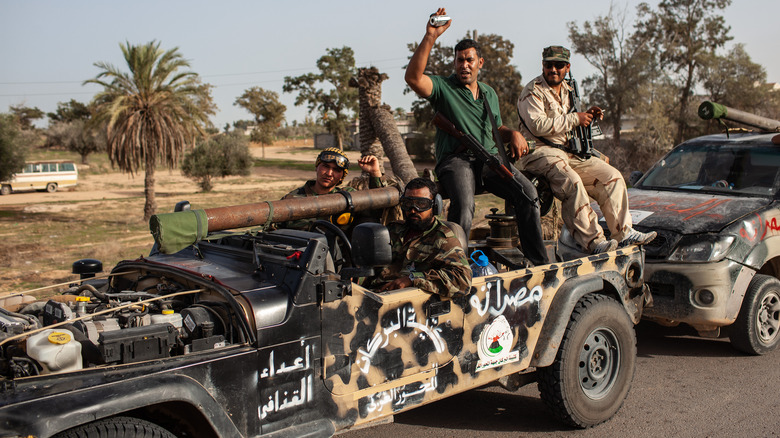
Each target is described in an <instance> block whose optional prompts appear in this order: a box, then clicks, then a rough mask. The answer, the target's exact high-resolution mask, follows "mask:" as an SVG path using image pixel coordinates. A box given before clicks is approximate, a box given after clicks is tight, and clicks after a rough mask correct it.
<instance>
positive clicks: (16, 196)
mask: <svg viewBox="0 0 780 438" xmlns="http://www.w3.org/2000/svg"><path fill="white" fill-rule="evenodd" d="M251 152H252V155H253V156H255V157H257V158H261V157H263V155H265V159H284V160H294V161H301V162H312V170H311V171H303V170H294V169H277V168H271V167H257V168H254V169H253V172H252V175H250V176H249V177H227V178H222V179H216V180H214V183H215V186H217V187H219V189H220V190H251V189H266V190H267V189H276V188H290V189H291V190H292V188H294V187H297V186H299V185H300V184H302V183H303V182H304V181H306V180H307V179H311V178H313V177H314V166H313V162H314V159H315V158H316V156H317V151H315V150H314V149H313V148H312V147H311V146H308V147H307V146H305V145H302V146H266V147H265V150H264V151H263V148H261V147H259V146H258V147H252V148H251ZM347 156H348V157H349V159H350V161H351V162H353V163H354V162H357V159H358V158H359V157H360V152H359V151H347ZM352 167H356V166H352ZM386 167H389V165H386ZM357 174H359V172H358V171H356V169H352V173H351V174H350V175H349V176H350V177H354V176H355V175H357ZM155 180H156V184H155V192H156V194H157V195H160V196H168V195H169V196H174V197H175V196H176V195H182V196H184V195H187V194H191V193H195V192H198V191H200V188H199V187H198V186H197V184H196V183H195V182H194V181H193V180H191V179H189V178H186V177H184V176H183V175H182V174H181V171H180V170H178V169H174V170H172V171H168V170H158V171H157V172H156V173H155ZM143 189H144V174H143V172H141V173H139V174H136V175H135V176H131V175H129V174H124V173H120V172H113V173H106V174H100V175H91V174H88V173H84V172H82V173H81V174H80V175H79V185H78V186H77V187H74V188H69V189H62V190H59V191H57V192H54V193H46V192H18V193H12V194H10V195H7V196H0V208H3V207H5V206H23V208H24V210H25V211H28V212H31V213H33V212H56V211H64V210H68V209H75V208H77V207H76V206H75V205H74V204H73V203H74V202H78V203H81V201H84V202H88V201H105V200H109V199H119V198H130V197H138V196H143ZM81 205H82V206H83V204H81Z"/></svg>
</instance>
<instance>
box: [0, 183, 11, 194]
mask: <svg viewBox="0 0 780 438" xmlns="http://www.w3.org/2000/svg"><path fill="white" fill-rule="evenodd" d="M10 194H11V186H9V185H8V184H3V185H2V186H0V195H3V196H5V195H10Z"/></svg>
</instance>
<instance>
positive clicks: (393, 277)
mask: <svg viewBox="0 0 780 438" xmlns="http://www.w3.org/2000/svg"><path fill="white" fill-rule="evenodd" d="M435 198H436V184H435V183H434V182H432V181H431V180H429V179H425V178H415V179H413V180H411V181H409V183H407V184H406V188H405V189H404V193H403V196H402V197H401V199H400V205H401V209H402V210H403V215H404V221H403V222H393V223H391V224H389V225H388V227H387V228H388V230H389V231H390V241H391V242H392V245H393V247H392V253H393V258H392V262H391V263H390V265H389V266H387V267H385V268H383V269H382V270H381V271H380V272H379V273H378V274H377V275H376V276H375V277H372V278H370V279H368V281H367V282H366V283H365V286H366V287H368V288H370V289H376V290H378V291H379V292H385V291H390V290H395V289H401V288H404V287H412V286H414V287H417V288H420V289H421V290H424V291H426V292H429V293H432V294H439V295H441V296H442V297H452V296H453V295H454V294H456V293H463V294H465V293H467V292H468V290H469V288H470V287H471V267H470V266H469V261H468V259H467V258H466V253H465V251H464V250H463V247H462V246H461V244H460V240H459V239H458V237H457V236H456V235H455V232H454V231H453V230H452V229H451V228H450V227H449V226H447V224H445V223H444V222H442V221H441V220H439V218H437V217H436V215H435V214H434V209H433V206H434V199H435Z"/></svg>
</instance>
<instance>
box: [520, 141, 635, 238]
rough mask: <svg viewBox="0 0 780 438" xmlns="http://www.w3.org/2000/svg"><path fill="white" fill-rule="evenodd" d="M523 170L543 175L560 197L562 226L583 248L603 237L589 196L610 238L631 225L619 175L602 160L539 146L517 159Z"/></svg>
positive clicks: (619, 234) (624, 189)
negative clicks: (599, 213)
mask: <svg viewBox="0 0 780 438" xmlns="http://www.w3.org/2000/svg"><path fill="white" fill-rule="evenodd" d="M519 164H520V165H521V166H522V167H523V169H524V170H526V171H528V172H530V173H532V174H535V175H541V176H544V177H545V178H547V180H548V181H549V183H550V188H551V189H552V191H553V194H554V195H555V197H556V198H558V199H559V200H560V201H561V217H562V219H563V222H564V224H566V228H568V229H569V231H571V233H572V235H573V236H574V239H575V240H576V241H577V243H579V244H580V246H582V247H583V248H584V249H591V248H592V245H593V244H594V242H595V243H598V242H600V241H601V240H602V239H603V238H604V232H603V230H602V229H601V226H599V224H598V218H597V217H596V213H595V212H594V211H593V208H591V206H590V202H591V200H590V198H593V199H594V200H595V201H596V203H598V205H599V208H600V209H601V212H602V214H603V215H604V219H605V220H606V222H607V226H608V227H609V231H610V233H611V234H612V236H611V237H612V238H613V239H615V240H617V241H618V242H620V241H621V240H622V239H623V237H624V235H625V233H627V232H628V230H629V229H631V226H632V223H631V215H630V213H629V211H628V195H627V192H626V182H625V181H624V180H623V175H621V174H620V172H619V171H618V170H617V169H615V168H614V167H612V166H610V165H609V164H607V163H606V162H604V161H603V160H601V159H599V158H596V157H592V158H589V159H582V158H580V157H578V156H576V155H573V154H569V153H568V152H566V151H563V150H560V149H558V148H554V147H550V146H541V147H538V148H537V149H536V150H534V152H533V153H531V154H528V155H526V156H524V157H523V158H522V159H521V160H520V163H519Z"/></svg>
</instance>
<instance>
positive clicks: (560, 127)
mask: <svg viewBox="0 0 780 438" xmlns="http://www.w3.org/2000/svg"><path fill="white" fill-rule="evenodd" d="M569 56H570V52H569V49H567V48H565V47H562V46H550V47H546V48H545V49H544V50H543V51H542V74H541V75H540V76H538V77H536V78H534V79H533V80H532V81H531V82H529V83H528V85H526V86H525V88H524V89H523V91H522V93H520V97H519V98H518V100H517V112H518V114H519V116H520V130H521V131H522V132H523V135H525V136H526V138H528V139H536V140H537V142H536V146H537V147H536V149H535V150H534V152H533V153H532V154H529V155H526V156H524V157H523V158H521V159H520V163H521V164H522V165H523V167H524V169H525V170H526V171H528V172H531V173H533V174H535V175H541V176H543V177H545V178H546V179H547V181H548V182H549V183H550V188H551V189H552V191H553V194H554V195H555V197H556V198H558V199H560V200H561V217H562V218H563V222H564V223H565V224H566V228H568V229H569V231H571V233H572V236H573V237H574V239H575V240H576V241H577V243H578V244H579V245H580V246H581V247H582V248H583V250H584V251H585V252H589V253H591V254H597V253H601V252H606V251H612V250H614V249H615V248H617V247H618V245H620V246H625V245H629V244H644V243H647V242H649V241H651V240H653V238H655V234H656V233H655V232H652V233H641V232H639V231H636V230H634V229H633V228H632V223H631V215H630V214H629V211H628V195H627V192H626V183H625V181H624V180H623V175H621V173H620V171H618V170H617V169H615V168H614V167H612V166H610V165H609V164H608V162H607V161H604V160H602V159H599V158H594V157H590V158H583V157H581V156H578V155H575V154H573V153H572V152H571V151H569V150H567V147H566V145H567V144H568V141H569V138H571V136H572V135H573V134H572V131H573V130H574V128H576V127H577V126H583V127H586V126H588V125H590V124H591V122H593V119H594V118H598V119H602V118H603V117H604V114H603V112H602V110H601V108H599V107H596V106H594V107H591V108H590V109H588V111H586V112H576V113H575V112H570V109H571V98H570V95H569V93H572V92H573V89H572V87H571V86H570V85H569V83H568V82H567V81H566V80H565V77H566V74H567V73H568V72H569V69H570V65H569ZM590 197H593V199H595V200H596V201H597V202H598V204H599V207H600V208H601V211H602V213H603V214H604V219H606V221H607V225H608V226H609V230H610V232H611V237H612V239H607V238H606V237H604V230H602V228H601V226H599V224H598V217H597V216H596V213H595V212H594V211H593V209H592V208H591V207H590Z"/></svg>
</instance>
